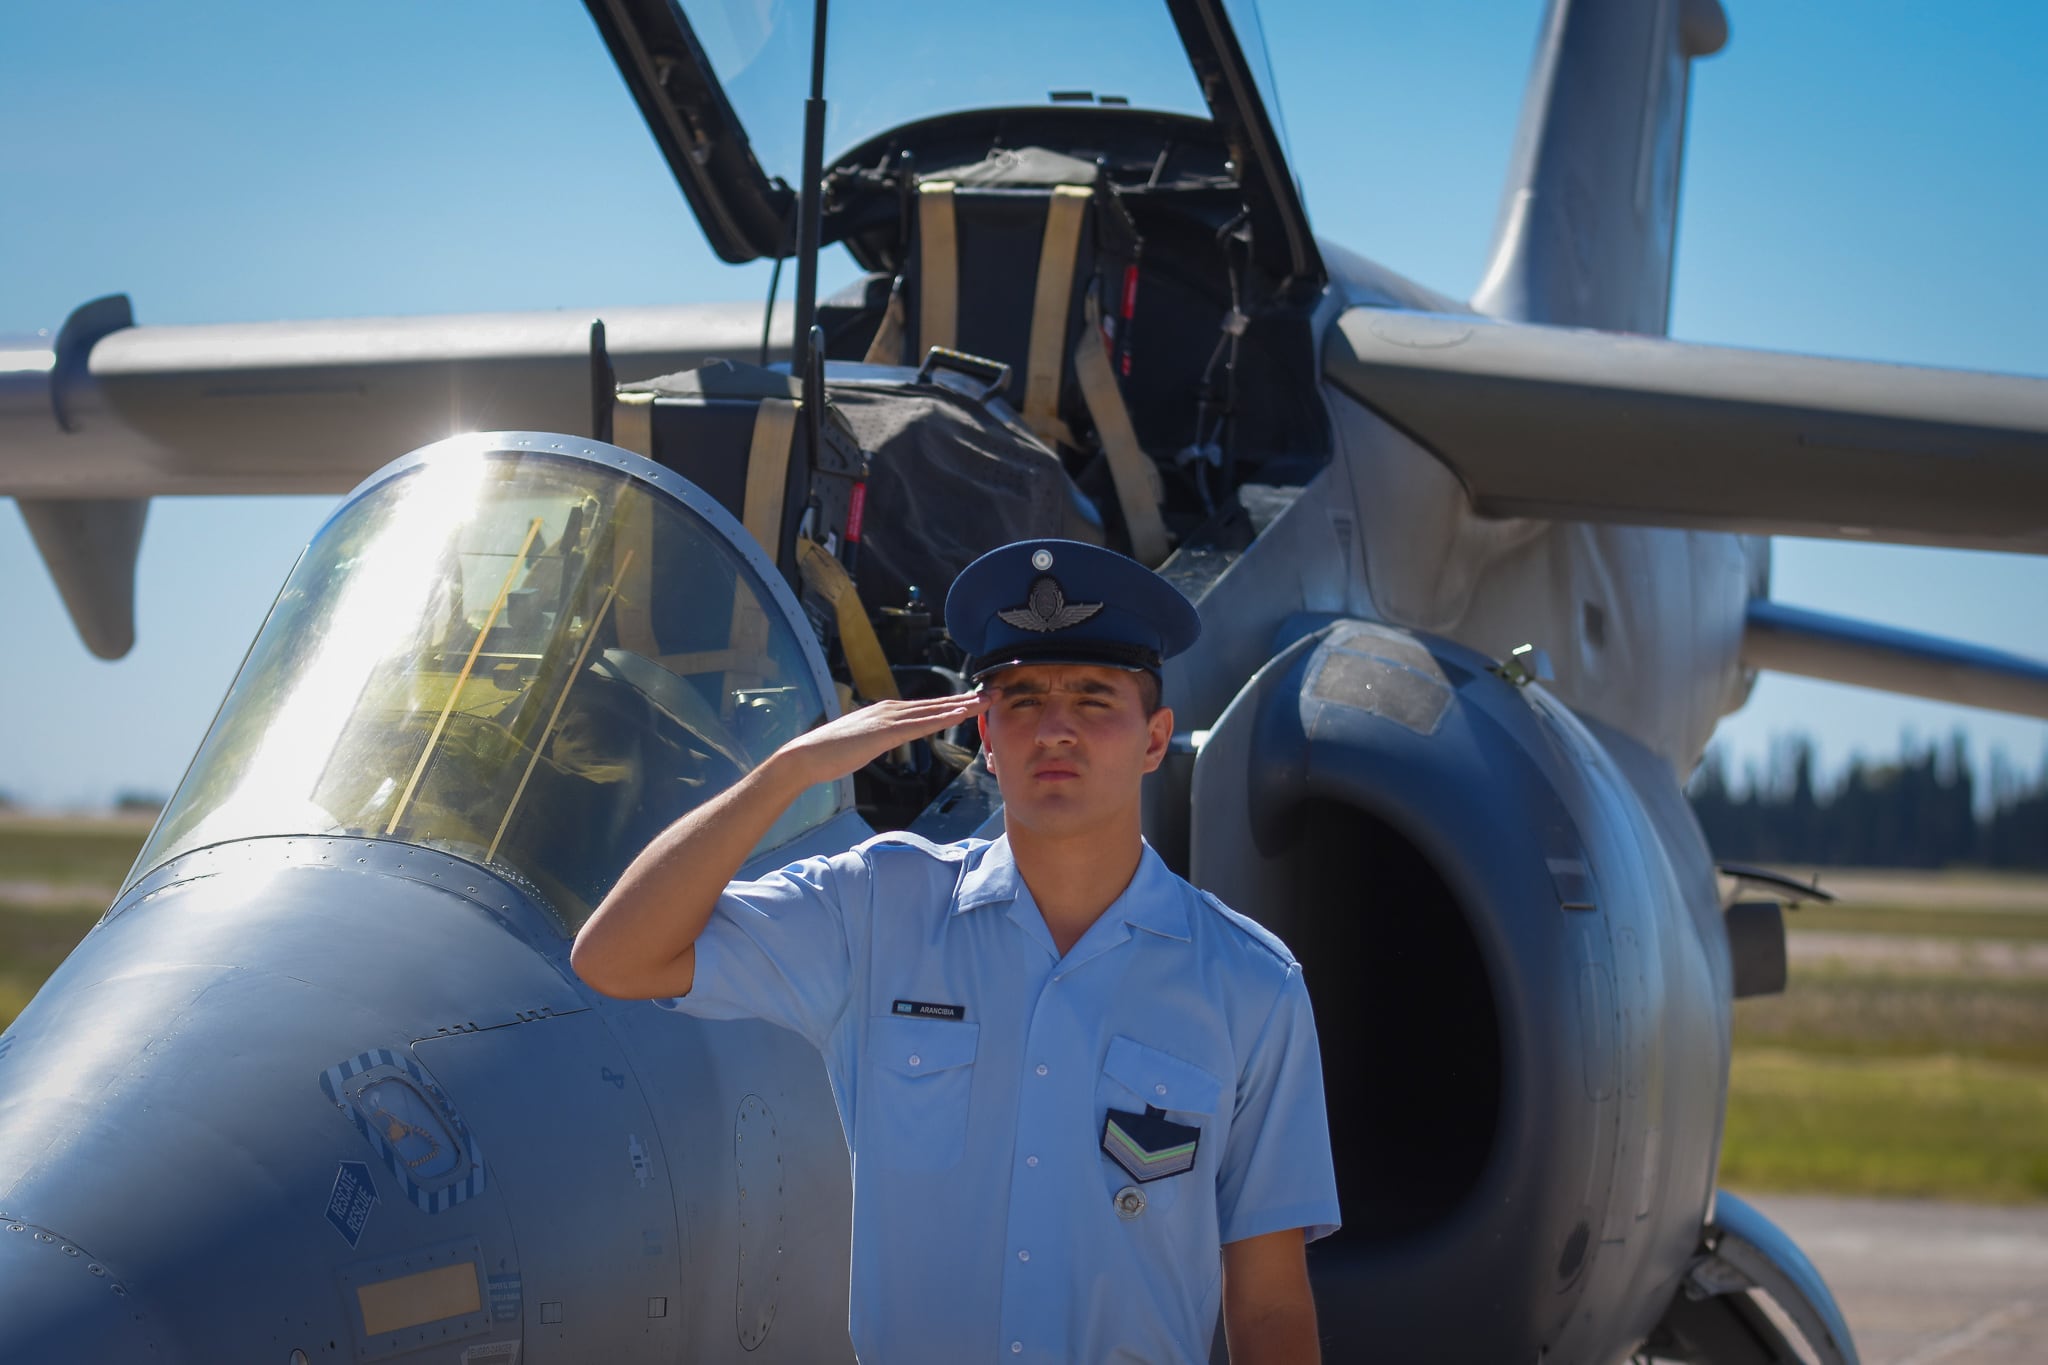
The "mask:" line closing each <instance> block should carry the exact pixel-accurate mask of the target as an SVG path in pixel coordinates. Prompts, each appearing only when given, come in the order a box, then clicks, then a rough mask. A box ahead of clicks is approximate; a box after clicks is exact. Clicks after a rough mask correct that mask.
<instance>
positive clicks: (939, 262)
mask: <svg viewBox="0 0 2048 1365" xmlns="http://www.w3.org/2000/svg"><path fill="white" fill-rule="evenodd" d="M917 252H918V274H917V349H918V354H919V355H922V354H923V353H924V352H926V351H929V350H930V349H931V348H932V347H934V346H944V347H947V348H949V349H950V348H951V347H952V345H953V338H954V334H955V332H956V331H957V330H958V328H959V292H960V249H959V243H958V242H957V240H956V239H955V237H954V235H953V182H952V181H950V180H927V181H926V182H924V183H923V184H922V185H919V186H918V187H917Z"/></svg>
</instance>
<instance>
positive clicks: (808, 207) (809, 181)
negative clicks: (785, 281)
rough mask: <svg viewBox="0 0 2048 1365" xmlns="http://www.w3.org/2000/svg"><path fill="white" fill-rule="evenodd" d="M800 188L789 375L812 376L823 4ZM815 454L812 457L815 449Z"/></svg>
mask: <svg viewBox="0 0 2048 1365" xmlns="http://www.w3.org/2000/svg"><path fill="white" fill-rule="evenodd" d="M802 174H803V185H802V189H801V192H800V193H799V195H798V198H797V212H796V334H795V336H794V337H793V338H792V340H793V341H794V343H795V348H796V353H795V355H794V356H793V357H791V364H790V373H792V374H796V375H808V374H809V373H810V371H811V355H810V350H811V346H812V339H811V325H812V322H813V320H814V319H815V318H816V316H817V312H818V217H819V214H820V213H821V212H822V210H823V200H824V187H823V185H822V184H821V183H820V182H822V181H823V180H824V178H825V0H816V3H815V4H814V5H813V7H812V11H811V93H810V97H809V98H808V99H806V100H805V101H804V164H803V172H802ZM812 453H813V455H815V454H816V451H815V449H814V450H813V452H812Z"/></svg>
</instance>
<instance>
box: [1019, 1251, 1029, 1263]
mask: <svg viewBox="0 0 2048 1365" xmlns="http://www.w3.org/2000/svg"><path fill="white" fill-rule="evenodd" d="M1017 1259H1018V1260H1020V1261H1028V1260H1030V1259H1031V1253H1030V1252H1028V1251H1020V1252H1018V1253H1017Z"/></svg>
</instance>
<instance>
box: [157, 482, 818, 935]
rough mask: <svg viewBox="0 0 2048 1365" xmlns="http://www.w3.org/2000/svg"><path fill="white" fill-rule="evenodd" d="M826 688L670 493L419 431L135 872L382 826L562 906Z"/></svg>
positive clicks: (593, 889)
mask: <svg viewBox="0 0 2048 1365" xmlns="http://www.w3.org/2000/svg"><path fill="white" fill-rule="evenodd" d="M824 711H825V701H824V698H823V697H822V695H821V694H820V691H819V688H818V685H817V682H816V675H815V673H814V672H813V670H812V667H811V664H810V662H809V660H808V659H807V657H806V655H805V652H804V649H803V645H802V642H801V640H800V639H799V638H798V636H797V635H796V634H795V632H794V630H793V629H792V628H791V627H790V625H789V621H788V618H787V617H786V616H785V615H784V614H783V612H782V611H781V610H780V609H779V608H778V607H777V606H776V604H775V603H774V601H772V600H771V599H770V597H769V594H768V592H767V590H766V588H765V587H764V586H763V585H762V583H761V582H760V580H759V579H758V578H756V577H755V575H754V573H753V572H752V570H751V569H750V568H749V567H748V565H747V564H746V562H745V561H744V560H743V559H742V557H741V555H740V553H739V552H738V551H737V550H736V549H735V548H734V547H733V545H732V544H731V543H730V542H728V541H727V540H726V539H725V538H724V537H722V536H721V535H720V534H719V533H718V531H717V530H716V529H715V528H714V527H713V526H712V525H711V524H710V523H709V522H707V521H706V520H705V519H704V518H702V517H699V516H698V515H696V514H695V513H694V512H692V511H691V510H690V509H689V508H687V507H685V506H683V505H682V504H681V503H680V502H677V501H675V500H673V499H671V498H669V497H667V496H666V495H664V494H662V493H660V492H659V491H657V490H654V489H652V488H650V487H649V486H648V485H646V484H644V483H641V482H639V481H638V480H636V479H634V478H632V477H630V476H629V475H627V474H625V473H623V472H621V471H619V470H615V469H610V468H607V467H605V466H603V465H599V464H594V463H589V462H586V461H581V460H576V459H571V458H565V457H558V456H551V455H539V454H522V453H511V452H500V453H494V454H483V453H476V452H469V453H460V452H458V453H451V454H449V455H447V456H441V457H430V458H428V459H427V460H425V461H423V462H422V463H420V464H418V465H416V466H414V467H412V468H410V469H407V470H404V471H403V472H400V473H398V474H396V475H393V476H391V477H389V478H387V479H385V480H383V481H382V482H379V483H375V484H373V485H371V486H370V487H369V488H368V489H367V490H366V491H364V492H362V493H360V494H358V495H357V497H356V498H354V499H353V500H352V501H350V502H349V503H348V504H347V505H345V506H344V507H343V508H342V509H341V510H340V511H339V512H337V513H336V514H335V516H334V517H333V518H332V519H331V520H330V521H329V522H328V523H327V525H326V526H324V527H323V528H322V529H321V531H320V532H319V534H318V535H317V536H316V537H315V538H314V540H313V543H312V545H311V546H309V547H308V549H307V550H306V553H305V555H304V556H303V557H302V558H301V559H300V561H299V564H298V567H297V568H296V569H294V570H293V572H292V575H291V578H290V579H289V580H288V581H287V582H286V584H285V587H284V591H283V592H282V593H281V594H280V595H279V597H278V600H277V605H276V606H275V607H274V608H273V609H272V610H271V613H270V617H269V619H268V620H267V621H266V622H265V623H264V626H263V630H262V632H261V634H259V635H258V637H257V639H256V643H255V645H254V647H253V648H252V649H251V650H250V653H249V657H248V659H247V661H246V662H245V663H244V664H243V666H242V670H241V673H240V674H239V675H238V676H237V677H236V679H235V683H234V686H233V687H232V689H230V691H229V693H228V697H227V700H226V701H225V702H224V703H223V704H222V706H221V711H220V714H219V716H218V717H217V718H216V719H215V721H214V724H213V727H212V729H211V730H210V731H209V732H208V734H207V736H206V740H205V742H204V743H203V744H202V745H201V747H200V750H199V754H198V756H197V757H196V758H195V759H194V760H193V763H192V767H191V770H190V771H189V772H188V773H187V774H186V776H185V780H184V781H183V782H182V783H181V784H180V785H179V788H178V791H177V794H176V795H175V796H174V797H173V798H172V800H171V803H170V805H169V806H168V807H167V808H166V809H165V811H164V815H163V818H162V820H161V821H160V822H159V823H158V825H157V829H156V832H155V833H154V834H153V835H152V836H151V839H150V841H149V844H148V846H147V847H146V848H145V849H144V850H143V853H142V856H141V857H140V858H139V859H138V860H137V862H136V872H135V875H137V876H139V875H140V874H141V873H143V872H146V871H148V870H149V869H150V868H152V867H155V866H157V865H158V864H161V863H162V862H164V861H166V860H167V859H169V858H172V857H174V856H176V855H177V854H179V853H182V852H184V851H185V850H187V849H192V848H197V847H201V846H204V845H208V844H216V843H221V842H224V841H227V840H231V839H245V838H250V837H253V836H259V835H277V834H307V835H332V834H352V835H365V836H370V837H375V838H391V839H398V840H403V841H406V842H410V843H417V844H424V845H428V846H430V847H434V848H439V849H444V850H446V851H448V852H450V853H454V854H456V855H458V856H460V857H464V858H468V859H470V860H472V861H476V862H479V863H483V864H486V865H491V866H495V867H499V868H502V869H504V870H506V871H508V872H510V873H512V874H514V875H515V876H516V877H517V878H518V879H520V880H523V881H524V882H526V883H527V884H529V885H530V886H532V887H534V888H536V889H537V890H538V891H539V892H540V894H541V896H542V897H543V898H544V899H545V900H546V901H547V902H548V903H549V904H550V905H551V907H552V908H553V909H554V910H555V912H556V913H557V915H558V916H559V917H560V919H561V920H562V923H563V925H564V927H565V928H573V927H574V926H575V925H576V924H578V923H580V922H581V921H582V920H583V918H584V917H585V916H587V915H588V914H589V912H590V910H591V909H592V908H593V907H594V906H595V905H596V903H597V901H598V900H600V899H601V898H602V897H603V895H604V893H605V892H606V891H607V890H608V889H609V888H610V887H611V885H612V883H613V882H614V881H615V880H617V878H618V874H619V872H620V871H621V870H622V869H623V868H624V866H625V864H626V863H627V862H628V861H629V860H630V859H631V858H632V856H633V855H634V854H635V853H637V852H638V851H639V850H640V849H641V848H642V847H644V846H645V845H646V843H647V842H648V841H649V840H650V839H652V838H653V837H654V835H655V834H657V833H658V832H659V831H660V830H661V829H662V828H663V827H664V826H665V825H667V824H668V823H669V822H671V821H673V820H674V819H676V818H677V817H678V816H680V815H682V814H683V813H684V812H686V811H688V810H690V809H691V808H693V807H694V806H696V805H698V804H699V803H701V802H703V801H704V800H706V799H707V798H709V797H710V796H712V795H713V794H715V793H716V792H719V791H721V790H723V789H724V788H725V787H727V786H729V785H730V784H731V783H733V782H734V781H736V780H738V778H739V777H740V775H741V774H742V773H744V772H746V771H747V770H748V769H749V768H751V767H752V766H753V765H754V764H756V763H757V762H759V761H760V760H761V759H762V758H763V757H765V756H766V755H767V754H768V753H769V752H770V751H772V750H773V749H774V748H775V747H776V746H777V745H778V744H780V743H781V742H782V741H784V740H786V739H788V738H790V737H792V736H794V735H796V734H798V733H799V732H801V731H803V730H805V729H807V728H809V727H810V726H811V725H813V724H814V723H816V722H817V721H818V720H819V719H821V718H822V716H823V715H824ZM836 797H837V794H836V792H835V791H834V789H833V788H830V787H824V788H819V789H816V790H814V791H813V792H811V793H809V794H808V795H807V796H806V797H805V798H804V799H803V800H802V801H800V802H799V803H798V804H797V806H796V807H795V808H793V809H792V810H791V811H790V813H789V814H788V815H787V816H786V817H784V820H783V821H782V823H781V824H779V825H778V826H777V827H776V829H775V830H774V831H772V832H771V833H770V834H769V836H768V838H767V839H766V840H764V842H763V847H773V846H774V845H776V844H779V843H781V842H783V841H784V840H786V839H788V838H790V837H793V836H794V835H795V834H796V833H798V832H800V831H801V830H802V829H804V828H807V827H809V826H810V825H812V824H815V823H817V822H819V821H821V820H823V819H825V818H827V817H829V816H830V815H831V814H832V813H833V812H834V810H835V808H836Z"/></svg>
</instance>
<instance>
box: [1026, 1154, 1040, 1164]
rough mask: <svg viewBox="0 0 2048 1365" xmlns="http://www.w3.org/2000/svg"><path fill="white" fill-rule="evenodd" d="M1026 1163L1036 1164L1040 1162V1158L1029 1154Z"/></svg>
mask: <svg viewBox="0 0 2048 1365" xmlns="http://www.w3.org/2000/svg"><path fill="white" fill-rule="evenodd" d="M1024 1164H1025V1165H1026V1166H1036V1165H1037V1164H1038V1158H1037V1157H1035V1156H1027V1157H1025V1158H1024Z"/></svg>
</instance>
